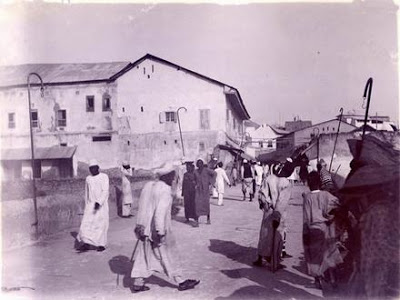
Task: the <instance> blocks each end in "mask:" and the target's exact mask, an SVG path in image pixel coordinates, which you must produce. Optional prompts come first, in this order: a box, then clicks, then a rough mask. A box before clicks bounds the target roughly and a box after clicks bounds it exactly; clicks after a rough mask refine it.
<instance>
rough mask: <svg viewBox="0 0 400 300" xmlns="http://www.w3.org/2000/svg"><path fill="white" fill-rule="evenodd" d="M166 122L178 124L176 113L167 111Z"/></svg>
mask: <svg viewBox="0 0 400 300" xmlns="http://www.w3.org/2000/svg"><path fill="white" fill-rule="evenodd" d="M165 121H166V122H176V112H174V111H166V112H165Z"/></svg>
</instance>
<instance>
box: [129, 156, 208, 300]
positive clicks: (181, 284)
mask: <svg viewBox="0 0 400 300" xmlns="http://www.w3.org/2000/svg"><path fill="white" fill-rule="evenodd" d="M155 173H156V174H157V175H158V176H159V180H152V181H150V182H148V183H146V184H145V186H144V187H143V190H142V192H141V195H140V198H139V203H138V214H137V220H136V227H135V234H136V237H137V239H138V241H137V245H136V247H135V251H134V253H133V257H134V263H133V267H132V272H131V277H132V278H133V287H132V292H134V293H137V292H143V291H147V290H149V289H150V288H149V287H148V286H146V285H145V279H146V278H148V277H150V276H151V275H152V274H153V273H154V272H155V271H158V272H164V273H165V274H166V275H167V276H168V277H169V278H171V279H172V280H174V282H175V283H176V284H177V285H178V290H179V291H184V290H188V289H192V288H194V287H195V286H196V285H197V284H199V282H200V281H199V280H193V279H187V280H183V279H182V276H181V272H180V271H179V268H178V263H179V259H178V257H177V256H178V248H177V245H176V241H175V239H174V236H173V232H172V226H171V207H172V200H173V195H172V189H171V186H172V185H173V184H174V182H175V181H176V176H177V174H176V171H175V170H174V165H173V164H172V163H167V164H165V165H164V166H162V167H161V168H159V169H157V170H155Z"/></svg>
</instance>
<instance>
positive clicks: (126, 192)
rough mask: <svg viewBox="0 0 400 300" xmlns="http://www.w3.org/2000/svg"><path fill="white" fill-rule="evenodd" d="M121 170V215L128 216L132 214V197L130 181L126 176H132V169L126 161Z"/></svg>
mask: <svg viewBox="0 0 400 300" xmlns="http://www.w3.org/2000/svg"><path fill="white" fill-rule="evenodd" d="M121 171H122V178H121V180H122V195H121V196H122V201H121V205H122V209H121V216H122V217H125V218H129V217H131V216H132V214H131V208H132V202H133V197H132V187H131V182H130V181H129V179H128V176H132V169H131V166H130V165H129V163H128V162H127V161H126V162H124V163H123V164H122V168H121Z"/></svg>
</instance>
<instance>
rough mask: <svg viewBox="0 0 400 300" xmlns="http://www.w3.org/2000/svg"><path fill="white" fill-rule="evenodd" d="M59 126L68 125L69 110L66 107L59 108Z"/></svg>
mask: <svg viewBox="0 0 400 300" xmlns="http://www.w3.org/2000/svg"><path fill="white" fill-rule="evenodd" d="M57 126H59V127H65V126H67V111H66V110H65V109H59V110H58V112H57Z"/></svg>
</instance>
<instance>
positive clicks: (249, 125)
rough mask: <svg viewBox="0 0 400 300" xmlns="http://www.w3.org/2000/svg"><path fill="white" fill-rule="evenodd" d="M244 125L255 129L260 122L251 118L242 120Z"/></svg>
mask: <svg viewBox="0 0 400 300" xmlns="http://www.w3.org/2000/svg"><path fill="white" fill-rule="evenodd" d="M244 125H245V126H246V127H254V128H255V129H257V128H258V127H260V126H261V125H260V124H258V123H256V122H254V121H252V120H246V121H245V122H244Z"/></svg>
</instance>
